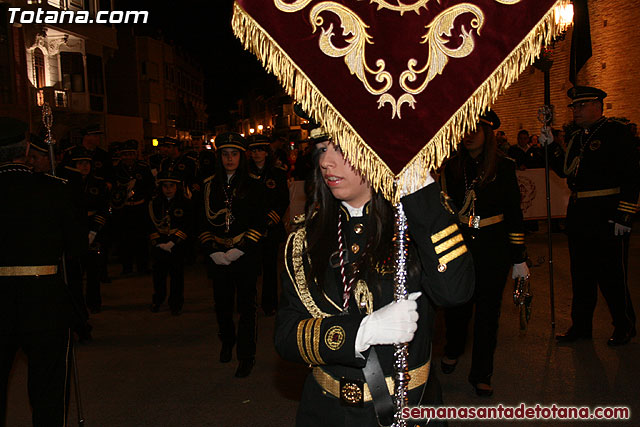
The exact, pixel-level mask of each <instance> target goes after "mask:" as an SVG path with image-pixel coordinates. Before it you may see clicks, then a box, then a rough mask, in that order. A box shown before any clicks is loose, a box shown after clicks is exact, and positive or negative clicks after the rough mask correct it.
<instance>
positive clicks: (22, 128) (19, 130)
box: [0, 117, 28, 147]
mask: <svg viewBox="0 0 640 427" xmlns="http://www.w3.org/2000/svg"><path fill="white" fill-rule="evenodd" d="M27 129H28V126H27V124H26V123H25V122H23V121H22V120H18V119H14V118H13V117H0V147H4V146H5V145H12V144H17V143H19V142H22V141H24V140H25V139H26V135H27Z"/></svg>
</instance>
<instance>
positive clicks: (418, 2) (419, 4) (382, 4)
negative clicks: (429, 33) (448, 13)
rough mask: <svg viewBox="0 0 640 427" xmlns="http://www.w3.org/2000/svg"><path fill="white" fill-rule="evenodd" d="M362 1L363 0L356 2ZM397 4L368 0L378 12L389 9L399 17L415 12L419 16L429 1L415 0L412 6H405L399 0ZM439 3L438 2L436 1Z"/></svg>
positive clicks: (381, 0)
mask: <svg viewBox="0 0 640 427" xmlns="http://www.w3.org/2000/svg"><path fill="white" fill-rule="evenodd" d="M358 1H363V0H358ZM397 1H398V4H391V3H389V2H388V1H387V0H369V2H370V3H375V4H377V5H378V10H380V9H389V10H393V11H394V12H400V15H403V14H404V13H405V12H415V13H417V14H418V15H420V8H422V7H424V8H425V10H426V9H427V4H428V3H429V0H416V1H415V2H414V3H413V4H408V3H407V4H405V3H402V1H401V0H397ZM437 2H438V3H440V0H437Z"/></svg>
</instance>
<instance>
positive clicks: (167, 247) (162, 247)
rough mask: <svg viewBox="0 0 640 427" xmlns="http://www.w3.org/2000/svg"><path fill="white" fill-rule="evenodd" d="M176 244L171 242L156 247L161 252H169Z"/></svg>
mask: <svg viewBox="0 0 640 427" xmlns="http://www.w3.org/2000/svg"><path fill="white" fill-rule="evenodd" d="M175 245H176V244H175V243H173V242H167V243H158V244H157V245H156V247H158V248H160V249H162V250H163V251H167V252H171V248H173V247H174V246H175Z"/></svg>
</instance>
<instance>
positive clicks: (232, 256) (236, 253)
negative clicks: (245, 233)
mask: <svg viewBox="0 0 640 427" xmlns="http://www.w3.org/2000/svg"><path fill="white" fill-rule="evenodd" d="M225 255H226V257H227V259H228V260H229V262H233V261H236V260H237V259H238V258H240V257H241V256H242V255H244V252H242V251H241V250H240V249H236V248H231V249H229V250H228V251H227V252H226V253H225Z"/></svg>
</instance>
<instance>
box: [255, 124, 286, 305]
mask: <svg viewBox="0 0 640 427" xmlns="http://www.w3.org/2000/svg"><path fill="white" fill-rule="evenodd" d="M248 142H249V151H250V155H251V159H250V160H249V176H251V178H253V179H255V180H257V181H258V182H260V183H261V184H262V185H263V186H264V189H265V191H266V201H267V218H266V222H267V232H266V234H265V236H264V238H263V239H262V248H261V251H260V252H261V255H262V297H261V303H262V310H263V311H264V313H265V314H266V315H267V316H271V315H273V314H275V312H276V309H277V308H278V253H279V248H280V243H282V242H283V241H284V238H285V237H286V235H285V229H284V224H283V223H282V217H283V216H284V213H285V212H286V211H287V208H288V207H289V187H288V186H287V172H286V171H285V169H284V168H282V167H277V166H275V164H274V160H273V154H272V153H271V152H270V151H271V150H270V146H269V139H268V138H267V137H265V136H263V135H251V136H250V137H249V138H248Z"/></svg>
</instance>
